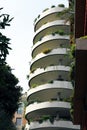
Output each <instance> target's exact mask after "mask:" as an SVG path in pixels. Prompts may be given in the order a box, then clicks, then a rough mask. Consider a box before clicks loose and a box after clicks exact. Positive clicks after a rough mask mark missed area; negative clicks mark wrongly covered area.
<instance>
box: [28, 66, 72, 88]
mask: <svg viewBox="0 0 87 130" xmlns="http://www.w3.org/2000/svg"><path fill="white" fill-rule="evenodd" d="M69 71H70V67H69V66H62V65H59V66H48V67H46V68H42V69H40V68H38V69H37V70H36V71H34V72H33V73H30V77H29V85H30V86H32V85H33V84H38V85H41V84H45V83H48V82H49V81H51V80H56V79H59V77H60V75H61V77H62V80H65V81H68V80H70V76H69Z"/></svg>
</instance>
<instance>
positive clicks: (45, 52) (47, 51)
mask: <svg viewBox="0 0 87 130" xmlns="http://www.w3.org/2000/svg"><path fill="white" fill-rule="evenodd" d="M49 52H51V49H47V50H45V51H44V52H43V53H44V54H47V53H49Z"/></svg>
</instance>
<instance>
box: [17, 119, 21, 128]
mask: <svg viewBox="0 0 87 130" xmlns="http://www.w3.org/2000/svg"><path fill="white" fill-rule="evenodd" d="M21 124H22V118H16V125H17V126H19V125H21Z"/></svg>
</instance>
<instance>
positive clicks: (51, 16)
mask: <svg viewBox="0 0 87 130" xmlns="http://www.w3.org/2000/svg"><path fill="white" fill-rule="evenodd" d="M64 9H65V8H62V7H55V8H50V9H46V11H45V10H44V11H43V12H42V14H40V15H39V18H38V19H37V20H36V21H35V23H34V30H35V31H36V30H38V29H39V28H40V27H41V26H42V25H43V24H45V23H46V22H49V21H50V22H51V21H53V20H55V19H59V18H58V16H57V14H58V12H61V11H62V10H64Z"/></svg>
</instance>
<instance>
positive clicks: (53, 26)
mask: <svg viewBox="0 0 87 130" xmlns="http://www.w3.org/2000/svg"><path fill="white" fill-rule="evenodd" d="M58 30H59V31H60V30H63V31H64V33H65V34H66V35H67V34H69V31H70V30H69V23H65V22H64V20H56V21H53V22H49V23H47V24H45V25H43V26H41V28H39V29H38V30H37V31H36V32H35V36H34V39H33V44H35V43H36V42H38V41H40V40H41V39H42V38H43V37H44V36H46V35H48V34H51V33H55V32H57V31H58Z"/></svg>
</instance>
